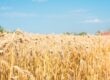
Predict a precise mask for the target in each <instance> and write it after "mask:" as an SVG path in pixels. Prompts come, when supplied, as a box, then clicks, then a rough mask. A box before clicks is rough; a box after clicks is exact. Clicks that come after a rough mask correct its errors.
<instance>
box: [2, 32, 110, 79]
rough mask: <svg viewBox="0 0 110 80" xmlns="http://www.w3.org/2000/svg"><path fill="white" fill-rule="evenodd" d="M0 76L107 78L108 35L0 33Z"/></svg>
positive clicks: (109, 61) (109, 73)
mask: <svg viewBox="0 0 110 80" xmlns="http://www.w3.org/2000/svg"><path fill="white" fill-rule="evenodd" d="M0 80H110V36H100V35H99V36H96V35H87V36H74V35H63V34H59V35H58V34H45V35H43V34H32V33H26V32H21V31H16V32H13V33H0Z"/></svg>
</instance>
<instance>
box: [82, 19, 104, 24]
mask: <svg viewBox="0 0 110 80" xmlns="http://www.w3.org/2000/svg"><path fill="white" fill-rule="evenodd" d="M102 22H103V21H102V20H101V19H98V18H94V19H87V20H84V21H83V23H95V24H98V23H102Z"/></svg>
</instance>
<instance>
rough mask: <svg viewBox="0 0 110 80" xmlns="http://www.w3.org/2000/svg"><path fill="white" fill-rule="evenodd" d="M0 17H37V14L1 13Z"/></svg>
mask: <svg viewBox="0 0 110 80" xmlns="http://www.w3.org/2000/svg"><path fill="white" fill-rule="evenodd" d="M0 16H4V17H36V16H37V14H35V13H23V12H5V13H0Z"/></svg>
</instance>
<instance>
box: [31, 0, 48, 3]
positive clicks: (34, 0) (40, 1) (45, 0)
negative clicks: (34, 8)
mask: <svg viewBox="0 0 110 80" xmlns="http://www.w3.org/2000/svg"><path fill="white" fill-rule="evenodd" d="M32 1H33V2H39V3H42V2H47V1H48V0H32Z"/></svg>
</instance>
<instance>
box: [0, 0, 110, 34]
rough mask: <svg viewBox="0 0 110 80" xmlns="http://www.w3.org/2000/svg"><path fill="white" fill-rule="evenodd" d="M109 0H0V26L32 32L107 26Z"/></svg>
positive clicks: (109, 18) (108, 22)
mask: <svg viewBox="0 0 110 80" xmlns="http://www.w3.org/2000/svg"><path fill="white" fill-rule="evenodd" d="M109 5H110V0H0V25H2V26H4V27H5V28H6V29H8V30H15V29H17V28H20V29H22V30H23V31H27V32H33V33H63V32H83V31H84V32H88V33H95V32H96V31H98V30H101V31H104V30H107V29H109V28H110V6H109Z"/></svg>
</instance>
